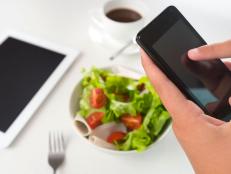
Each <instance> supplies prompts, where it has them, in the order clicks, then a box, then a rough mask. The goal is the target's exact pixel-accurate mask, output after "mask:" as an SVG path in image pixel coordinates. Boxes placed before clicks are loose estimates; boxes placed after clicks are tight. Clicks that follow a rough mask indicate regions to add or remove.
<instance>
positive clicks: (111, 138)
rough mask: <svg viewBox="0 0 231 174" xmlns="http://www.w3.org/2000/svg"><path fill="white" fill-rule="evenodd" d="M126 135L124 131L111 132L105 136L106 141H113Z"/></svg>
mask: <svg viewBox="0 0 231 174" xmlns="http://www.w3.org/2000/svg"><path fill="white" fill-rule="evenodd" d="M125 136H126V133H124V132H119V131H118V132H113V133H112V134H111V135H109V136H108V137H107V142H109V143H114V142H115V141H120V140H122V139H123V138H124V137H125Z"/></svg>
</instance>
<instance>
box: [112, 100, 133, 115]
mask: <svg viewBox="0 0 231 174" xmlns="http://www.w3.org/2000/svg"><path fill="white" fill-rule="evenodd" d="M110 110H112V111H113V112H114V114H115V116H116V117H117V118H119V117H120V116H122V115H124V114H130V115H136V109H135V108H134V106H133V103H132V102H128V103H125V102H120V101H116V100H112V101H111V103H110Z"/></svg>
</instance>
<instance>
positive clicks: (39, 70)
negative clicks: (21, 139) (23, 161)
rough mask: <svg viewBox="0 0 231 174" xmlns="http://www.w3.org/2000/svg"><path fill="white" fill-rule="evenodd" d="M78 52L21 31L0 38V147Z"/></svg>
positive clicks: (30, 115)
mask: <svg viewBox="0 0 231 174" xmlns="http://www.w3.org/2000/svg"><path fill="white" fill-rule="evenodd" d="M78 54H79V52H78V51H76V50H74V51H73V50H71V49H67V48H63V47H60V46H57V45H54V44H51V43H48V42H45V41H41V40H38V39H35V38H32V37H29V36H26V35H23V34H18V33H12V32H11V33H8V34H6V35H4V36H2V37H1V38H0V148H4V147H7V146H8V145H9V144H10V143H11V142H12V141H13V140H14V138H15V137H16V136H17V134H18V133H19V132H20V130H21V129H22V128H23V127H24V126H25V124H26V123H27V122H28V120H29V119H30V118H31V117H32V115H33V113H34V112H35V111H36V109H37V108H38V107H39V105H40V104H41V103H42V101H43V100H44V99H45V98H46V96H47V95H48V94H49V92H50V91H51V90H52V88H53V87H54V86H55V84H56V83H57V82H58V80H59V79H60V78H61V76H62V75H63V74H64V73H65V71H66V70H67V69H68V67H70V65H71V64H72V63H73V61H74V60H75V58H76V57H77V56H78Z"/></svg>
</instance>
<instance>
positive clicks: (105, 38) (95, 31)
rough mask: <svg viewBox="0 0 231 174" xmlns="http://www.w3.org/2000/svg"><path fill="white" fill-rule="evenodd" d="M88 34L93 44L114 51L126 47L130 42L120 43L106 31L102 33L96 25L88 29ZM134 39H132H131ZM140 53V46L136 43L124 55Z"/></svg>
mask: <svg viewBox="0 0 231 174" xmlns="http://www.w3.org/2000/svg"><path fill="white" fill-rule="evenodd" d="M88 33H89V36H90V38H91V40H92V41H93V42H96V43H98V44H100V45H102V46H103V47H105V48H106V49H112V50H113V51H117V50H119V49H120V48H122V47H123V46H124V45H126V44H127V43H128V42H126V41H124V42H122V41H118V40H116V39H114V38H113V37H112V36H110V35H109V34H108V33H106V31H102V29H101V28H99V27H97V26H96V25H95V24H91V25H90V26H89V28H88ZM131 39H132V38H131ZM137 53H139V46H138V45H137V44H136V43H134V44H132V45H131V46H129V47H128V48H127V49H125V50H124V51H123V53H121V54H123V55H132V54H137Z"/></svg>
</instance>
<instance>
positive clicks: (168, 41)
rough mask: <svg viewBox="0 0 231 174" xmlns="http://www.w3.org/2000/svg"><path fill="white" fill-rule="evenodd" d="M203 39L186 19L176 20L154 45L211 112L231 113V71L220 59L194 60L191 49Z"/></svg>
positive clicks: (223, 114) (195, 96) (194, 95)
mask: <svg viewBox="0 0 231 174" xmlns="http://www.w3.org/2000/svg"><path fill="white" fill-rule="evenodd" d="M203 44H204V43H203V41H202V40H201V38H200V37H198V36H197V35H196V34H195V33H194V32H193V31H192V30H191V28H190V26H188V25H187V24H186V23H185V21H184V20H182V19H179V20H178V21H177V22H175V23H174V24H173V25H172V26H171V27H170V28H169V29H168V30H167V31H166V32H165V33H164V34H163V35H162V36H161V37H160V38H159V39H158V40H157V41H156V42H155V43H154V44H153V45H152V48H153V49H154V50H155V51H156V52H157V54H158V55H159V56H160V57H161V58H162V59H163V61H164V62H165V64H167V65H168V66H169V68H170V69H171V70H172V73H173V74H175V76H176V77H177V78H178V79H179V80H180V81H181V82H182V83H183V84H184V86H185V87H186V88H187V91H188V93H190V95H191V96H193V98H194V99H195V100H196V102H197V104H199V105H200V106H202V107H204V108H206V110H207V111H208V112H209V113H210V114H215V115H220V116H218V117H224V116H225V114H227V115H229V114H230V113H231V109H230V106H229V105H228V98H229V96H231V75H230V72H229V70H228V69H227V68H226V67H225V65H224V64H223V63H222V62H221V61H220V60H209V61H192V60H190V59H189V58H188V57H187V51H188V50H189V49H191V48H195V47H198V46H201V45H203Z"/></svg>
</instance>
